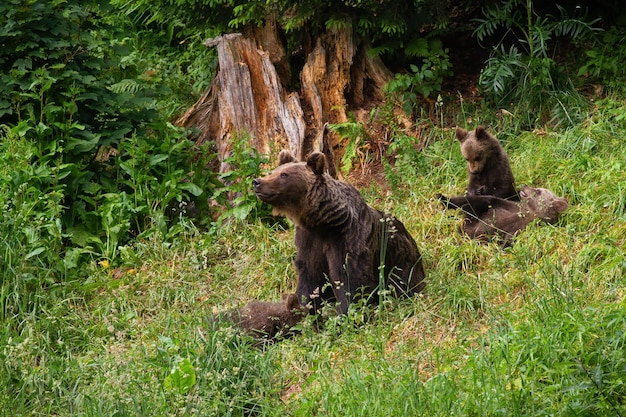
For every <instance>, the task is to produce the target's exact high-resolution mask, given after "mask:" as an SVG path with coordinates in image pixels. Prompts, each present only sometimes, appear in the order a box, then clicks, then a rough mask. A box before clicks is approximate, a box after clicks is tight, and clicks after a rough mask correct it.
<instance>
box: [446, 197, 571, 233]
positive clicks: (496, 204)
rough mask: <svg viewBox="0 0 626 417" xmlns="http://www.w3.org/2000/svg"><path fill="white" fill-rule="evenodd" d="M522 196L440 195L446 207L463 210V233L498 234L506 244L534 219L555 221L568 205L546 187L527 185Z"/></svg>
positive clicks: (548, 221) (563, 199)
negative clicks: (514, 198) (517, 197)
mask: <svg viewBox="0 0 626 417" xmlns="http://www.w3.org/2000/svg"><path fill="white" fill-rule="evenodd" d="M519 195H520V198H521V201H519V202H513V201H509V200H505V199H502V198H499V197H494V196H457V197H450V198H448V197H445V196H443V195H439V196H438V197H439V199H440V200H441V202H442V203H443V205H444V207H446V208H452V209H461V210H463V212H464V213H465V219H464V222H463V232H464V233H466V234H467V235H468V236H469V237H471V238H484V237H490V236H497V237H498V238H500V239H502V242H503V244H504V245H508V244H509V243H510V241H511V239H512V238H513V237H514V236H515V235H516V234H517V233H518V232H519V231H520V230H522V229H524V228H525V227H526V226H528V225H529V224H530V223H531V222H532V221H533V220H535V219H539V220H541V221H543V222H546V223H553V222H555V221H556V220H557V218H558V216H559V214H560V213H562V212H564V211H565V210H566V209H567V206H568V202H567V200H566V199H565V198H562V197H557V196H556V195H554V193H552V191H550V190H546V189H545V188H532V187H528V186H524V187H523V188H522V189H521V190H520V193H519Z"/></svg>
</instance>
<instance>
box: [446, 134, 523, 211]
mask: <svg viewBox="0 0 626 417" xmlns="http://www.w3.org/2000/svg"><path fill="white" fill-rule="evenodd" d="M456 138H457V139H458V140H459V142H460V143H461V153H462V154H463V157H464V158H465V160H466V161H467V171H468V172H469V185H468V186H467V192H466V194H467V195H469V196H473V195H493V196H496V197H500V198H505V199H508V200H515V201H518V200H519V196H518V194H517V191H516V190H515V179H514V178H513V172H512V171H511V166H510V164H509V158H508V157H507V155H506V153H505V152H504V149H503V148H502V145H501V144H500V141H498V139H496V137H494V136H493V135H491V134H489V132H487V131H486V130H485V128H484V127H482V126H478V127H477V128H476V129H475V130H472V131H471V132H468V131H467V130H465V129H462V128H460V127H457V128H456Z"/></svg>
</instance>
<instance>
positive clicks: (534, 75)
mask: <svg viewBox="0 0 626 417" xmlns="http://www.w3.org/2000/svg"><path fill="white" fill-rule="evenodd" d="M557 7H558V10H559V12H560V15H559V16H553V15H545V16H541V15H539V14H537V13H536V12H535V10H534V8H533V3H532V1H526V0H503V1H500V2H498V3H497V4H494V5H492V6H487V7H485V8H484V9H483V13H484V18H482V19H478V20H477V21H478V23H479V25H478V27H477V28H476V30H475V32H474V34H475V35H476V37H477V38H478V40H479V41H481V42H483V41H485V40H486V39H487V38H488V37H490V36H493V35H495V34H496V33H497V30H499V29H503V30H504V32H505V35H504V36H503V37H502V39H500V40H499V41H498V42H497V46H495V47H494V48H493V50H492V52H491V56H490V58H489V60H488V61H487V65H486V66H485V68H484V69H483V71H482V72H481V75H480V80H479V83H480V86H481V88H482V89H483V91H484V92H485V93H486V94H487V95H488V96H489V97H491V98H492V99H493V100H495V102H496V104H497V105H498V106H512V107H514V112H515V110H517V111H518V112H519V113H520V114H527V116H526V123H527V124H528V125H532V124H534V123H535V122H541V121H545V118H546V116H547V115H548V114H550V112H551V111H552V109H553V108H557V109H558V108H567V107H569V104H571V103H565V105H564V106H559V104H560V103H559V100H558V99H555V97H554V95H555V93H556V92H557V91H558V92H566V93H567V94H565V95H564V96H562V97H561V104H562V102H563V97H572V99H573V100H574V101H578V102H580V99H577V98H575V97H574V96H575V95H576V94H578V93H577V91H576V89H575V88H573V87H572V85H571V82H570V81H569V78H568V77H569V74H567V73H566V72H565V71H564V70H563V68H561V67H559V65H558V64H557V62H556V61H555V59H554V54H553V49H551V47H550V42H551V41H553V40H555V39H556V38H558V37H565V38H568V39H570V40H572V41H581V40H583V39H586V38H589V37H590V36H591V35H592V34H593V33H594V32H595V31H597V30H598V29H597V28H596V27H595V26H594V24H595V23H596V22H597V19H596V20H591V21H589V20H587V19H586V17H585V16H581V17H576V18H573V17H569V16H568V15H567V12H566V11H565V9H564V8H562V7H560V6H557ZM511 36H512V37H514V39H515V43H513V44H511V45H510V46H509V47H508V48H507V47H506V46H505V44H506V43H507V40H508V39H509V38H510V37H511ZM558 114H559V113H558V112H557V113H556V116H558ZM552 116H555V114H554V112H552ZM568 116H570V117H569V118H565V119H561V118H559V119H557V120H556V121H557V122H558V123H566V124H569V125H571V123H568V122H569V121H570V120H573V119H572V117H571V116H572V115H568Z"/></svg>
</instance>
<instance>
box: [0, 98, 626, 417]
mask: <svg viewBox="0 0 626 417" xmlns="http://www.w3.org/2000/svg"><path fill="white" fill-rule="evenodd" d="M617 101H618V100H616V99H609V100H607V101H605V102H600V103H597V109H596V111H595V112H594V113H593V114H591V115H590V117H589V118H588V119H586V120H585V121H584V122H583V123H580V124H578V125H576V126H575V127H574V128H571V129H568V130H558V131H550V130H545V131H535V132H522V131H519V130H517V129H516V128H515V126H514V125H513V124H505V123H503V124H502V125H498V124H497V119H496V122H495V123H494V124H493V125H492V129H493V130H494V132H495V133H496V135H498V136H500V137H502V138H504V140H503V142H504V143H505V147H506V150H507V152H508V153H509V156H510V159H511V163H512V166H513V171H514V174H515V175H516V178H517V180H518V183H519V184H522V183H527V184H529V185H535V186H543V187H547V188H550V189H552V190H553V191H555V192H556V193H557V194H560V195H564V196H566V197H567V198H568V199H569V201H570V208H569V209H568V211H567V212H566V213H565V214H564V216H563V217H562V218H561V219H560V220H559V222H557V224H555V225H536V226H532V227H529V228H528V229H527V230H525V231H524V232H523V233H521V234H520V235H519V236H518V237H517V238H516V239H515V242H514V244H513V246H512V247H510V248H507V249H504V250H503V249H501V248H500V247H499V246H497V245H494V244H478V243H476V242H474V241H471V240H469V239H467V238H466V237H463V236H462V235H460V234H459V233H458V230H457V228H458V226H459V222H460V221H461V219H460V217H459V216H458V215H457V214H455V213H452V212H447V211H444V210H442V209H441V207H440V206H439V203H438V202H437V200H436V198H435V193H437V192H442V193H444V194H454V193H460V192H462V190H463V189H464V188H465V184H466V182H467V178H466V175H467V174H466V170H465V162H464V160H463V158H462V156H461V154H460V152H459V150H458V143H457V142H456V140H455V139H454V136H453V132H452V131H451V130H437V131H435V132H434V133H433V132H431V134H433V137H436V138H437V139H436V140H433V141H429V142H428V143H429V145H428V146H427V147H426V148H425V149H424V150H423V152H422V153H421V156H420V159H419V164H418V165H417V166H411V165H410V164H409V163H406V161H404V162H403V163H401V164H398V165H396V166H395V167H388V169H391V170H394V171H393V172H389V173H390V174H393V175H395V177H394V181H395V182H394V184H393V187H388V186H387V184H376V185H372V187H369V188H364V189H362V192H363V193H364V195H365V197H366V199H367V200H368V201H370V202H372V204H374V205H375V206H376V207H377V208H380V209H383V210H385V211H388V212H391V213H393V214H394V215H395V216H397V217H398V218H399V219H400V220H401V221H402V222H403V223H404V224H405V225H406V226H407V229H408V230H409V231H410V232H411V233H412V234H413V236H414V237H415V239H416V241H417V243H418V247H419V249H420V252H421V253H422V255H423V258H424V268H425V270H426V279H427V289H426V291H425V292H424V293H423V294H420V295H419V296H415V297H414V298H412V299H409V300H399V301H395V300H393V302H392V303H383V304H382V305H381V306H379V307H376V308H372V307H367V306H353V307H352V308H351V309H350V312H349V314H348V320H342V321H336V322H335V321H332V320H330V321H329V322H328V324H327V325H326V326H325V328H324V329H321V330H319V331H318V330H316V326H315V323H313V322H312V321H309V320H307V321H305V322H304V323H303V324H302V326H301V334H299V335H297V336H296V337H294V338H292V339H289V340H285V341H282V342H280V343H278V344H275V345H266V346H262V347H260V348H259V347H257V346H256V345H255V344H254V342H253V341H252V340H250V339H248V338H247V337H246V336H243V335H240V334H238V333H237V332H235V331H234V330H233V329H231V328H228V327H216V326H215V324H213V322H212V321H211V315H212V314H213V313H214V312H215V311H219V310H222V309H227V308H231V307H234V306H238V305H241V304H243V303H245V302H246V301H248V300H251V299H263V300H278V299H279V298H280V294H281V293H283V292H289V291H293V289H294V287H295V280H296V277H295V271H294V268H293V265H292V261H293V258H294V256H295V247H294V244H293V238H294V236H293V230H292V229H289V228H287V229H285V228H283V227H280V226H272V227H269V226H267V225H265V224H264V223H262V222H261V221H260V220H255V221H252V222H242V221H239V222H231V223H225V224H224V225H223V226H221V227H220V228H217V229H216V230H213V231H212V232H211V233H208V232H203V231H201V230H198V229H196V228H195V227H193V226H192V225H191V224H189V225H187V226H185V227H184V228H183V230H182V231H181V232H180V234H179V238H177V239H173V240H172V239H170V240H168V241H163V240H162V239H161V238H159V236H160V235H159V234H158V233H155V234H152V235H147V236H146V238H145V239H143V240H139V241H136V242H135V243H133V244H132V245H127V246H123V247H120V248H119V250H118V252H117V253H118V256H119V259H117V260H116V263H115V267H112V266H111V265H110V264H107V263H103V262H100V263H98V262H96V261H95V260H94V261H92V262H91V263H88V264H83V265H81V274H83V275H80V276H83V277H86V278H83V279H80V280H78V279H76V277H78V276H79V275H77V274H76V273H74V272H71V271H72V268H70V267H71V263H69V261H68V262H66V263H64V264H63V265H64V266H65V268H66V269H64V271H66V272H65V276H64V277H65V278H64V279H63V280H61V279H60V278H61V277H60V276H59V274H58V273H57V272H53V271H56V270H54V269H53V268H51V267H49V266H47V267H45V268H44V267H43V265H44V264H42V263H37V262H36V261H38V260H40V259H45V258H41V257H40V256H35V255H32V256H31V257H28V258H27V257H26V255H28V253H30V252H31V251H32V250H35V249H36V247H37V246H29V245H31V244H32V243H33V242H35V241H36V239H35V240H32V239H31V240H29V236H30V237H33V236H34V237H37V239H42V238H43V237H46V238H48V236H50V235H49V233H48V232H49V229H47V228H45V227H44V228H43V229H36V230H40V231H41V230H45V231H46V234H43V235H36V234H35V235H33V234H28V233H30V232H28V233H27V232H26V230H27V229H28V226H30V227H31V228H33V227H35V226H37V225H41V223H37V222H38V221H43V220H42V219H41V216H39V215H35V214H33V211H32V210H33V209H32V207H33V206H32V204H34V202H32V201H31V200H28V199H24V200H23V205H21V206H19V207H18V206H17V205H16V204H15V201H17V200H15V198H14V197H13V194H9V192H11V193H13V192H14V189H11V188H10V187H9V185H10V180H9V179H10V178H12V177H10V175H11V172H12V171H16V170H17V171H18V172H21V171H19V170H20V169H21V170H26V169H27V165H28V164H26V163H18V162H16V161H15V160H13V159H9V155H13V156H12V157H18V156H19V155H23V154H25V153H26V154H27V153H28V149H27V148H23V147H21V146H23V145H24V144H23V143H20V142H16V141H13V142H10V141H9V142H7V141H4V142H3V146H4V148H3V156H2V159H1V161H2V164H3V165H2V166H0V172H2V173H3V176H4V178H3V181H5V182H4V183H3V184H8V185H7V186H5V187H4V188H2V190H1V191H0V196H1V197H2V204H3V206H4V207H7V204H12V206H11V207H15V208H12V210H17V211H15V212H14V215H13V216H12V219H11V220H10V221H8V220H7V219H5V220H3V222H2V223H1V226H0V227H2V228H4V229H2V230H4V231H7V230H8V229H6V228H7V227H9V226H8V225H16V226H15V227H17V229H12V230H14V231H15V230H17V231H18V232H20V231H21V232H22V234H20V233H17V234H13V235H10V234H7V233H5V234H4V235H3V236H2V238H0V239H2V240H1V242H2V245H3V246H2V248H3V249H2V250H3V252H2V256H3V258H2V262H3V263H2V265H1V266H0V267H1V268H2V272H3V273H4V276H3V281H2V291H3V292H2V306H3V312H4V313H3V314H4V315H3V316H2V321H1V322H0V324H1V325H0V410H1V412H0V414H2V415H57V416H70V415H71V416H76V415H85V416H105V415H106V416H110V415H116V416H138V415H173V416H183V415H202V416H204V415H206V416H229V415H230V416H243V415H256V416H275V415H281V416H282V415H293V416H311V415H313V416H316V415H317V416H327V415H349V416H358V415H367V416H379V415H380V416H389V415H417V416H419V415H423V416H449V415H462V416H465V415H480V416H484V415H489V416H500V415H501V416H535V415H536V416H539V415H541V416H544V415H594V416H620V415H621V416H624V415H626V379H625V378H624V375H625V374H626V332H625V329H626V302H625V301H624V300H625V296H626V290H625V288H626V285H625V284H626V277H625V273H626V257H625V255H624V240H625V236H626V214H625V211H626V209H625V206H626V197H625V195H626V192H625V187H626V186H625V184H626V181H625V180H626V174H625V172H626V170H625V169H624V168H625V167H626V156H625V155H626V143H625V142H624V139H623V138H624V137H625V136H626V125H624V124H623V123H621V121H620V120H619V119H618V120H616V119H615V117H616V115H617V114H618V113H616V109H617V108H619V107H617V104H616V102H617ZM621 108H622V110H626V109H624V108H623V104H622V107H621ZM479 117H480V116H479ZM482 117H485V118H486V116H484V115H483V116H482ZM507 123H508V122H507ZM433 129H435V128H433ZM442 137H443V138H442ZM9 143H12V145H10V146H13V147H12V148H10V152H9V148H7V146H9ZM9 164H10V165H9ZM11 186H12V185H11ZM11 190H13V191H11ZM46 196H47V198H52V195H46ZM37 201H38V202H39V203H38V204H40V203H41V202H42V201H43V202H48V201H49V200H47V199H45V198H42V199H37ZM44 206H45V207H53V206H51V205H50V204H47V203H46V205H44ZM29 207H31V208H29ZM29 210H30V211H29ZM41 210H43V209H41V208H37V209H36V210H35V211H37V212H41ZM5 211H6V209H5ZM44 212H45V211H44ZM20 216H21V217H20ZM19 219H25V220H20V223H19V225H18V224H17V223H16V222H17V221H18V220H19ZM50 219H52V220H53V219H54V217H50ZM44 220H45V221H46V222H47V221H48V218H45V219H44ZM11 222H12V223H11ZM44 224H47V223H44ZM52 224H54V222H52ZM11 227H13V226H11ZM20 227H21V228H20ZM42 227H43V226H42ZM38 236H39V237H38ZM42 236H43V237H42ZM52 247H54V246H52ZM46 253H48V252H46ZM50 253H54V252H50ZM40 255H42V256H44V255H45V254H43V253H41V254H40ZM55 265H58V264H55ZM46 271H48V273H49V274H50V275H49V277H50V281H49V285H46V286H44V287H37V288H36V289H34V290H31V291H28V287H27V285H28V284H27V283H28V276H29V275H28V274H29V273H44V274H45V273H46ZM67 271H70V272H67ZM70 278H71V279H70ZM38 282H39V281H38ZM61 288H62V291H61V290H60V289H61ZM55 294H56V295H55ZM31 303H35V304H36V305H37V306H38V307H37V308H34V307H33V304H31Z"/></svg>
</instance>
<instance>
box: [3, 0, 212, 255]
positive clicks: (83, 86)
mask: <svg viewBox="0 0 626 417" xmlns="http://www.w3.org/2000/svg"><path fill="white" fill-rule="evenodd" d="M98 4H99V3H98V2H80V1H76V0H70V1H52V2H47V1H39V0H28V1H26V2H23V1H19V0H10V1H7V2H3V3H2V5H0V14H1V15H2V16H3V17H2V20H0V56H2V57H3V58H2V60H0V71H1V72H2V75H1V76H0V81H1V82H0V115H1V116H2V117H3V120H6V123H7V125H8V126H10V128H11V130H12V132H13V134H14V135H16V136H19V137H21V138H23V140H25V141H30V142H32V143H33V144H34V150H33V151H32V152H31V153H30V154H29V155H30V158H31V163H32V164H33V166H36V167H39V171H37V175H42V174H46V175H49V177H50V178H47V181H48V182H47V183H45V184H44V186H43V187H39V188H38V189H39V190H40V191H41V192H42V193H46V192H47V190H48V188H46V187H53V189H54V191H55V192H56V193H57V194H56V195H57V199H58V201H57V205H58V207H57V213H56V216H57V219H58V224H57V227H58V229H59V232H58V234H59V239H61V240H62V243H63V245H67V244H70V243H71V245H73V247H75V248H83V249H84V250H85V252H84V253H88V252H89V251H93V252H94V254H99V255H101V256H104V257H106V258H109V259H112V258H114V257H115V255H116V251H117V247H118V246H119V245H122V244H124V243H125V242H128V240H129V238H130V237H132V236H137V235H138V234H139V233H141V232H142V231H145V230H146V229H147V228H152V227H154V226H156V229H157V230H158V231H159V232H161V233H162V235H163V236H167V234H168V228H169V227H170V226H171V224H172V223H171V222H170V220H175V216H174V217H172V215H171V214H172V210H173V209H174V207H173V205H174V204H175V203H174V202H176V203H183V204H184V202H189V201H193V202H194V204H196V205H197V206H198V208H203V209H206V207H207V206H206V196H205V197H204V198H202V194H203V192H204V187H205V186H206V187H207V188H209V191H210V189H212V180H213V179H214V178H213V176H212V175H210V174H209V175H207V171H206V168H205V167H206V166H207V164H208V162H209V160H210V158H211V156H210V155H208V154H207V153H206V152H205V153H200V152H199V153H198V155H197V156H196V158H195V159H192V158H190V157H189V154H190V150H191V143H190V142H189V141H188V140H187V139H186V134H185V132H184V131H182V130H179V129H176V128H174V127H173V126H171V125H168V124H166V123H165V122H161V121H159V120H160V118H159V117H158V114H157V112H156V111H155V109H154V100H153V98H152V94H153V92H152V91H151V90H150V88H148V87H149V83H144V84H141V83H135V84H132V83H129V82H128V81H127V82H126V83H124V82H123V79H122V78H121V77H123V76H126V75H129V74H131V73H133V70H132V68H131V66H130V64H129V63H128V62H127V63H125V64H124V65H121V67H122V68H123V69H122V70H120V69H119V68H118V66H120V62H121V55H119V53H121V52H125V50H124V48H122V47H121V44H120V43H119V42H117V41H114V34H115V29H114V28H113V27H111V26H109V25H106V24H104V23H103V20H102V19H101V10H100V9H99V7H98ZM13 45H19V47H18V48H14V47H13ZM126 80H128V79H126ZM31 183H32V181H31ZM33 186H36V185H33ZM46 195H47V194H46ZM59 246H60V245H59ZM68 253H74V252H71V251H69V252H68ZM74 255H75V254H74ZM74 255H72V256H74ZM74 261H76V260H74ZM74 261H72V262H74Z"/></svg>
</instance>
